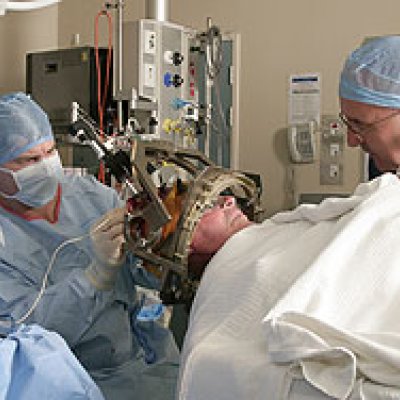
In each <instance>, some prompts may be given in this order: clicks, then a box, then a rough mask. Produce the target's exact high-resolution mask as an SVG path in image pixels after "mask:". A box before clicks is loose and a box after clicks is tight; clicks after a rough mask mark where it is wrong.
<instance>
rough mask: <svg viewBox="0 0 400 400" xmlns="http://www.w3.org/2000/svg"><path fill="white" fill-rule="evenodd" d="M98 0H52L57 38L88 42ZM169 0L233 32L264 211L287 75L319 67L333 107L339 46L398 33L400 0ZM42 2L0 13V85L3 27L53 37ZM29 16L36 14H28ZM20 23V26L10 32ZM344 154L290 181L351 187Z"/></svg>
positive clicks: (11, 81)
mask: <svg viewBox="0 0 400 400" xmlns="http://www.w3.org/2000/svg"><path fill="white" fill-rule="evenodd" d="M144 2H145V0H126V2H125V3H126V7H125V10H126V13H125V19H126V20H132V19H137V18H143V17H144ZM103 4H104V1H100V0H90V1H89V0H84V1H83V0H63V2H62V3H60V5H59V6H58V11H59V16H58V43H59V46H60V47H66V46H69V45H70V43H71V38H72V35H73V34H75V33H79V34H80V39H81V44H93V26H94V18H95V15H96V12H97V11H98V10H99V9H100V8H101V6H102V5H103ZM170 4H171V12H170V19H171V20H172V21H174V22H177V23H181V24H184V25H188V26H192V27H194V28H198V29H204V28H205V24H206V17H207V16H211V17H212V18H213V21H214V22H215V23H216V24H218V25H219V26H221V28H222V30H223V31H234V32H237V33H239V34H240V35H241V72H242V73H241V77H240V93H241V97H240V147H239V166H240V168H241V169H244V170H249V171H258V172H261V174H262V177H263V180H264V197H263V203H264V206H265V207H266V209H267V215H270V214H272V213H274V212H276V211H278V210H280V209H283V208H288V207H290V206H291V203H290V196H289V195H288V188H287V187H288V185H287V183H288V182H287V172H288V167H289V162H288V152H287V148H286V136H285V127H286V124H287V112H288V107H287V104H288V97H287V92H288V77H289V75H290V74H292V73H304V72H320V73H321V74H322V113H323V114H337V112H338V101H337V84H338V74H339V71H340V68H341V65H342V63H343V61H344V58H345V56H346V55H347V54H348V53H349V52H350V51H351V50H352V49H353V48H354V47H356V46H357V45H358V44H360V43H361V42H362V40H363V38H364V37H366V36H373V35H382V34H390V33H399V31H400V21H399V17H398V16H399V15H400V2H399V1H398V0H382V1H379V2H377V1H376V0H352V1H348V0H335V1H329V2H328V1H326V0H297V1H293V0H279V1H277V0H275V1H273V0H249V1H243V0H218V1H215V0H201V1H200V0H198V1H193V0H170ZM40 12H42V13H44V12H45V11H40ZM46 12H47V13H50V14H51V15H45V14H43V15H42V16H39V15H37V14H35V13H36V12H35V13H29V14H27V16H26V17H25V19H24V20H18V21H15V23H11V22H6V20H5V19H4V18H3V19H1V18H0V33H1V38H2V39H1V42H0V45H1V48H0V50H1V54H2V55H3V57H2V60H3V62H2V66H1V67H0V68H1V69H0V84H1V86H0V87H1V91H4V90H5V89H7V90H9V89H14V88H19V89H21V88H23V87H24V84H23V83H22V82H23V79H22V77H21V75H22V71H20V72H19V73H18V74H11V75H12V76H11V75H10V73H8V72H7V71H9V69H10V68H11V69H12V68H13V67H12V65H15V58H16V55H15V49H14V46H13V43H12V42H13V40H10V39H5V36H6V35H7V37H8V36H9V32H17V36H18V38H19V44H18V48H19V49H22V48H23V47H24V48H26V49H29V50H33V49H35V48H37V47H43V46H48V45H52V44H53V43H54V38H51V40H50V38H49V37H47V36H51V35H52V34H54V29H57V27H56V26H55V25H56V22H54V18H53V17H54V16H53V15H52V13H54V10H50V9H48V10H47V11H46ZM36 17H37V18H38V19H39V20H40V21H42V23H41V24H40V23H38V24H36V25H34V24H33V20H34V19H35V18H36ZM6 18H8V16H6ZM31 18H32V20H31ZM28 20H29V21H28ZM8 21H11V19H10V18H9V20H8ZM25 24H27V25H30V26H31V27H30V28H27V27H26V26H24V25H25ZM17 25H18V27H17ZM19 25H21V26H19ZM48 25H49V26H48ZM105 27H106V24H105V22H102V26H101V35H100V36H101V42H100V43H101V44H105V43H106V42H105V38H106V29H105ZM19 29H21V30H22V31H23V32H24V33H25V35H22V34H18V32H19ZM47 31H48V32H50V33H49V35H45V36H46V37H42V36H41V34H40V32H42V33H43V32H47ZM31 35H32V36H35V37H36V36H38V37H37V39H35V41H34V42H31ZM46 40H47V41H49V42H50V43H48V42H47V41H46ZM19 59H20V58H19ZM11 60H13V61H11ZM7 73H8V74H9V75H10V76H8V75H7ZM3 88H4V89H3ZM345 157H346V158H345V181H344V185H343V186H340V187H320V186H319V175H318V164H315V165H309V166H296V167H295V175H296V177H297V185H298V187H300V189H301V188H302V189H303V190H304V191H316V192H349V191H351V190H352V189H353V187H354V186H355V185H356V184H357V182H358V180H359V179H360V156H359V152H358V151H354V150H352V151H350V150H349V151H347V152H346V156H345Z"/></svg>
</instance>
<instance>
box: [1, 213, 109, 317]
mask: <svg viewBox="0 0 400 400" xmlns="http://www.w3.org/2000/svg"><path fill="white" fill-rule="evenodd" d="M107 222H108V221H107V220H104V221H103V223H101V224H99V225H98V226H97V227H96V229H95V230H94V231H93V232H95V231H97V230H99V229H100V228H102V227H103V226H104V224H106V223H107ZM89 236H90V232H89V233H86V234H84V235H82V236H78V237H76V238H71V239H67V240H66V241H64V242H62V243H61V244H60V245H59V246H58V247H57V248H56V249H55V250H54V252H53V254H52V255H51V258H50V261H49V265H48V267H47V269H46V272H45V274H44V276H43V280H42V286H41V288H40V290H39V293H38V295H37V296H36V298H35V300H34V302H33V303H32V305H31V307H30V308H29V310H28V311H27V312H26V313H25V314H24V315H23V316H22V317H21V318H19V319H17V320H16V321H15V323H16V324H22V323H23V322H24V321H25V320H26V319H27V318H29V317H30V316H31V315H32V313H33V311H34V310H35V308H36V307H37V305H38V304H39V301H40V300H41V298H42V297H43V294H44V291H45V290H46V286H47V280H48V277H49V274H50V272H51V270H52V269H53V265H54V261H55V259H56V257H57V255H58V253H59V252H60V250H62V249H63V248H64V247H65V246H67V245H69V244H72V243H76V242H79V241H80V240H83V239H85V238H87V237H89ZM0 322H1V321H0Z"/></svg>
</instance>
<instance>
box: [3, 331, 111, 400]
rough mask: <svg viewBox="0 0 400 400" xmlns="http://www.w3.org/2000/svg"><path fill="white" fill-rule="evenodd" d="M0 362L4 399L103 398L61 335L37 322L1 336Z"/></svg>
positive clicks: (63, 399) (65, 399) (92, 399)
mask: <svg viewBox="0 0 400 400" xmlns="http://www.w3.org/2000/svg"><path fill="white" fill-rule="evenodd" d="M0 330H2V331H3V332H2V333H3V334H4V330H3V329H1V326H0ZM0 365H1V369H0V398H1V399H2V400H19V399H21V400H23V399H46V400H104V397H103V396H102V394H101V393H100V389H99V388H98V387H97V386H96V385H95V383H94V382H93V380H92V379H91V378H90V376H89V375H88V373H87V371H85V370H84V368H83V367H82V365H81V364H79V362H78V361H77V359H76V358H75V356H74V355H73V354H72V352H71V350H70V349H69V348H68V346H67V344H66V343H65V341H64V340H63V339H62V338H61V337H60V335H58V334H57V333H55V332H49V331H46V330H45V329H43V328H42V327H40V326H38V325H26V326H25V325H19V326H18V327H15V328H14V327H13V328H12V329H9V330H8V332H7V333H6V337H5V338H0Z"/></svg>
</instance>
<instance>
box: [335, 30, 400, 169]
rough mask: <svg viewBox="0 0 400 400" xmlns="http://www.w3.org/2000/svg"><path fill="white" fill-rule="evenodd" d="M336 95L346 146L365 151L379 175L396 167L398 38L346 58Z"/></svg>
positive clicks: (399, 141)
mask: <svg viewBox="0 0 400 400" xmlns="http://www.w3.org/2000/svg"><path fill="white" fill-rule="evenodd" d="M339 96H340V107H341V112H340V114H339V116H340V119H341V121H342V122H343V124H344V125H345V126H346V127H347V143H348V145H349V146H350V147H357V146H360V147H361V148H362V149H363V150H364V151H365V152H367V153H368V154H369V155H370V157H371V159H372V160H373V162H374V164H375V166H376V167H377V169H378V170H379V171H380V172H388V171H395V170H398V168H399V166H400V36H387V37H383V38H377V39H374V40H371V41H369V42H368V43H366V44H365V45H363V46H361V47H360V48H358V49H357V50H355V51H354V52H353V53H352V54H350V56H349V57H348V58H347V60H346V62H345V65H344V67H343V70H342V73H341V76H340V84H339Z"/></svg>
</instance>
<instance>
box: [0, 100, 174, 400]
mask: <svg viewBox="0 0 400 400" xmlns="http://www.w3.org/2000/svg"><path fill="white" fill-rule="evenodd" d="M123 218H124V207H123V203H122V202H121V200H120V199H119V198H118V195H117V193H116V192H115V191H114V190H113V189H111V188H109V187H106V186H105V185H103V184H101V183H99V182H98V181H96V180H95V179H94V178H90V177H89V178H87V177H78V176H72V177H67V176H64V175H63V171H62V166H61V162H60V158H59V155H58V153H57V150H56V148H55V142H54V137H53V134H52V129H51V126H50V123H49V120H48V118H47V116H46V114H45V113H44V111H43V110H42V109H41V108H40V107H39V106H38V104H36V103H35V102H34V101H33V100H31V99H30V98H29V97H28V96H27V95H25V94H23V93H13V94H10V95H6V96H3V97H0V314H1V315H11V317H12V318H13V319H14V321H19V322H24V323H25V324H29V323H36V324H39V325H41V326H42V327H44V328H45V329H47V330H50V331H56V332H57V333H59V334H60V335H61V336H62V337H63V338H64V339H65V341H66V342H67V343H68V345H69V346H70V348H71V349H72V351H73V353H74V354H75V355H76V357H77V358H78V360H79V361H80V362H81V364H82V365H83V366H84V368H85V369H86V370H87V371H88V372H89V374H90V375H91V376H92V378H93V379H94V381H95V382H96V383H97V384H98V386H99V387H100V389H101V390H102V392H103V394H104V397H105V398H106V399H107V400H109V399H115V400H124V399H146V400H148V399H163V400H168V399H172V398H173V397H174V390H175V381H176V375H177V368H178V351H177V348H176V345H175V343H174V341H173V338H172V335H171V333H170V332H169V330H167V329H165V328H163V327H162V326H161V325H160V324H159V323H158V321H157V320H152V319H150V320H147V319H141V318H138V313H139V312H140V310H141V305H142V304H141V299H139V298H137V297H138V296H137V291H136V285H138V284H139V285H141V286H148V287H151V286H152V287H154V286H157V283H158V282H157V281H156V280H155V279H149V276H148V275H146V273H145V272H144V271H143V269H141V268H140V267H137V265H136V264H137V262H136V260H135V258H134V257H133V256H132V255H131V254H126V252H125V249H124V237H123ZM49 266H50V268H49ZM48 269H50V273H49V274H48V276H47V281H46V282H45V288H44V290H43V291H42V293H40V292H41V288H42V285H43V280H44V278H45V276H46V271H47V270H48ZM37 299H40V300H39V301H37Z"/></svg>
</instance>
